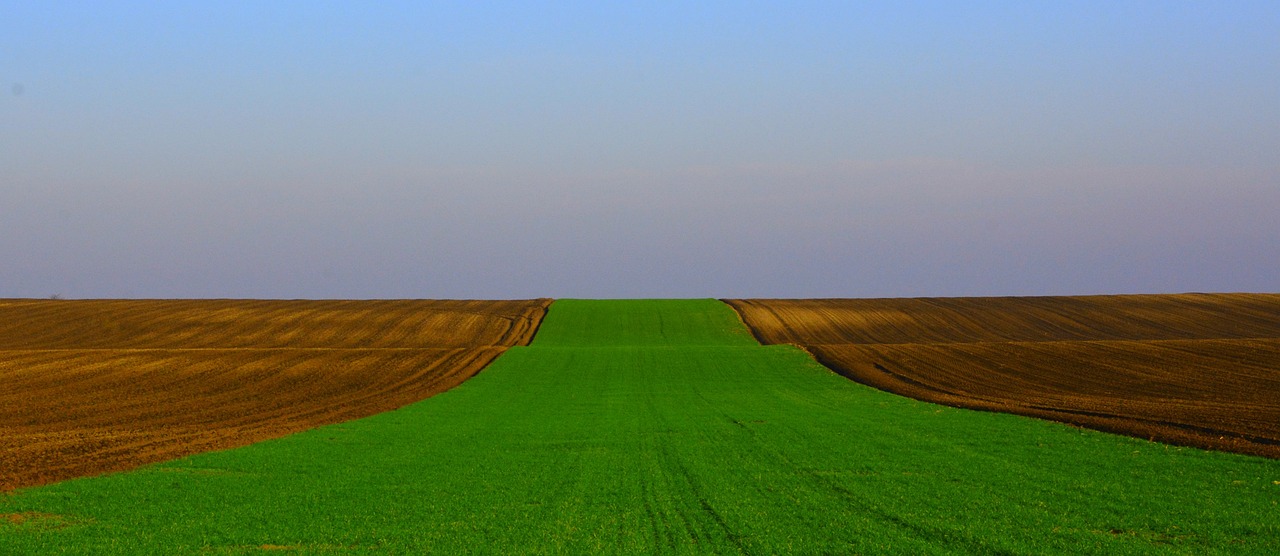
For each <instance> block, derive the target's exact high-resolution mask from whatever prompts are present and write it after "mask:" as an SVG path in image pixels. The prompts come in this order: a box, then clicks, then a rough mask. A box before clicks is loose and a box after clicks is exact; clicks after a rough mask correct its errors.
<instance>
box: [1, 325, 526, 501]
mask: <svg viewBox="0 0 1280 556" xmlns="http://www.w3.org/2000/svg"><path fill="white" fill-rule="evenodd" d="M549 303H550V301H549V300H531V301H233V300H208V301H151V300H146V301H96V300H95V301H55V300H39V301H31V300H12V301H7V300H0V384H4V385H5V388H3V389H2V390H0V491H6V490H11V489H14V488H19V487H26V486H34V485H40V484H45V483H49V482H54V481H59V480H64V479H69V478H73V477H79V476H85V475H93V474H98V473H103V472H109V471H120V470H125V469H131V468H134V467H137V466H140V465H144V464H147V463H153V462H157V461H162V460H167V459H173V458H176V457H181V456H184V455H188V454H193V453H197V452H202V451H208V450H220V449H226V448H232V447H237V446H243V445H246V444H250V443H253V442H257V441H261V440H265V439H269V438H275V437H279V436H283V435H286V434H290V433H293V432H298V431H302V430H306V429H310V428H314V427H317V426H320V425H326V424H331V423H337V422H341V421H345V420H349V419H355V418H359V417H365V416H368V415H372V414H375V413H379V412H382V411H388V410H391V409H395V408H397V407H401V406H404V405H406V404H409V403H413V402H416V401H419V400H422V399H424V398H426V397H429V396H431V395H433V394H436V393H439V392H443V391H444V390H447V389H449V388H451V387H453V386H456V385H457V384H460V383H461V382H462V381H464V380H466V379H467V378H469V377H471V376H472V375H474V374H475V373H476V372H478V371H479V370H480V369H482V368H483V367H484V366H485V365H487V364H488V363H489V362H490V361H492V360H493V359H494V358H495V357H497V356H498V355H499V354H501V353H502V351H503V350H504V349H506V348H507V347H509V346H512V345H525V344H528V342H529V341H530V340H531V339H532V337H533V333H534V331H535V330H536V327H537V325H538V323H539V322H540V321H541V318H542V316H543V315H544V314H545V311H546V307H547V306H548V305H549Z"/></svg>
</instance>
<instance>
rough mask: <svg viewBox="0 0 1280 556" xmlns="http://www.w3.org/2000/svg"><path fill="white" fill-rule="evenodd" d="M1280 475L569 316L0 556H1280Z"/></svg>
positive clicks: (158, 467) (678, 306)
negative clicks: (458, 369)
mask: <svg viewBox="0 0 1280 556" xmlns="http://www.w3.org/2000/svg"><path fill="white" fill-rule="evenodd" d="M1278 501H1280V461H1276V460H1269V459H1263V458H1257V457H1250V456H1240V455H1231V454H1223V453H1215V452H1206V451H1201V450H1196V449H1190V448H1175V447H1170V446H1166V445H1162V444H1155V443H1150V442H1146V441H1142V440H1137V439H1132V438H1127V437H1119V436H1113V435H1107V434H1102V433H1096V432H1091V431H1085V430H1079V429H1075V428H1071V427H1068V426H1065V425H1060V424H1055V423H1049V422H1043V421H1037V420H1032V419H1027V418H1023V417H1016V416H1009V415H1002V414H993V413H979V412H973V411H966V410H959V409H950V408H944V407H941V406H936V405H931V404H927V403H923V402H917V401H913V400H909V399H905V398H901V397H897V396H894V395H890V394H886V393H883V392H879V391H876V390H872V389H870V388H867V387H864V386H861V385H858V384H855V383H852V382H850V381H848V380H847V379H844V378H842V377H840V376H837V375H836V374H834V373H832V372H830V371H828V370H827V369H825V368H824V367H822V366H820V365H818V364H817V363H815V362H814V361H813V360H812V359H811V358H810V357H809V356H808V355H807V354H805V353H804V352H802V351H800V350H799V349H796V348H793V347H791V346H769V347H764V346H760V345H758V344H757V343H756V342H755V341H754V340H753V339H752V338H751V336H750V334H749V333H748V332H747V331H746V330H745V329H744V328H743V327H742V325H741V323H740V322H739V321H738V319H737V317H736V315H735V313H734V312H733V311H732V310H731V309H729V308H728V307H727V306H725V305H723V304H721V303H719V302H717V301H714V300H682V301H576V300H561V301H557V302H555V303H554V304H553V305H552V306H551V309H550V312H549V313H548V316H547V318H546V320H545V321H544V322H543V324H542V326H541V328H540V329H539V332H538V335H537V337H536V339H535V340H534V342H533V344H532V345H530V346H528V347H516V348H512V349H510V350H509V351H507V352H506V353H505V354H503V355H502V356H501V357H500V358H499V359H498V360H497V361H495V362H494V363H493V364H492V365H491V366H490V367H488V368H487V369H485V370H484V371H482V372H481V373H480V374H479V375H477V376H476V377H475V378H473V379H471V380H469V381H467V382H466V383H464V384H462V385H461V386H459V387H457V388H454V389H453V390H450V391H448V392H446V393H443V394H440V395H438V396H436V397H433V398H431V399H428V400H426V401H423V402H420V403H417V404H414V405H410V406H407V407H404V408H402V409H399V410H396V411H391V412H388V413H383V414H379V415H376V416H373V417H369V418H366V419H361V420H357V421H350V422H347V423H342V424H338V425H331V426H327V427H323V428H319V429H314V430H311V431H308V432H304V433H300V434H296V435H293V436H289V437H285V438H281V439H277V440H273V441H268V442H263V443H259V444H255V445H253V446H249V447H245V448H240V449H235V450H229V451H224V452H215V453H208V454H202V455H198V456H193V457H188V458H185V459H181V460H176V461H171V462H167V463H161V464H155V465H152V466H150V467H146V468H143V469H141V470H137V471H134V472H129V473H121V474H116V475H108V476H102V477H96V478H88V479H79V480H72V481H67V482H63V483H57V484H53V485H49V486H45V487H39V488H32V489H26V490H20V491H16V492H14V493H11V494H10V495H7V496H0V516H2V517H0V553H14V554H48V553H59V552H65V553H85V554H111V553H155V554H166V553H208V554H228V553H257V552H262V551H277V550H280V551H295V552H299V553H367V552H386V553H422V552H439V553H461V552H482V553H495V554H497V553H583V554H588V553H635V554H643V553H656V552H658V553H753V554H773V553H900V554H929V553H975V554H1043V553H1073V554H1075V553H1086V554H1088V553H1093V554H1148V553H1158V554H1163V553H1185V554H1212V553H1221V554H1277V553H1280V506H1277V502H1278Z"/></svg>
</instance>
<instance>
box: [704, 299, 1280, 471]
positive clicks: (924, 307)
mask: <svg viewBox="0 0 1280 556" xmlns="http://www.w3.org/2000/svg"><path fill="white" fill-rule="evenodd" d="M728 302H729V303H730V304H731V305H733V306H734V308H735V309H737V310H738V312H739V313H740V314H741V316H742V318H743V320H744V321H745V322H746V323H747V324H748V325H749V326H750V327H751V328H752V330H753V332H754V333H755V334H756V336H757V337H758V338H760V339H761V341H762V342H763V343H766V344H778V343H790V344H795V345H799V346H801V347H803V348H804V349H806V350H807V351H809V352H810V353H812V354H813V355H814V357H816V358H817V359H818V360H819V361H821V362H822V363H824V364H825V365H827V366H828V367H830V368H832V369H834V370H836V371H837V372H839V373H841V374H843V375H845V376H847V377H849V378H851V379H853V380H855V381H858V382H861V383H863V384H867V385H870V386H874V387H876V388H880V389H882V390H886V391H889V392H894V393H897V394H901V395H906V396H911V397H914V398H917V399H922V400H927V401H931V402H936V403H944V404H948V405H952V406H956V407H966V408H972V409H981V410H987V411H1004V412H1010V413H1016V414H1020V415H1027V416H1033V417H1039V418H1045V419H1053V420H1057V421H1063V422H1067V423H1072V424H1077V425H1083V426H1088V427H1091V428H1095V429H1099V430H1104V431H1109V432H1116V433H1121V434H1129V435H1133V436H1138V437H1141V438H1149V439H1157V440H1161V441H1164V442H1172V443H1177V444H1181V445H1189V446H1199V447H1203V448H1211V449H1218V450H1227V451H1233V452H1239V453H1247V454H1254V455H1262V456H1267V457H1273V458H1280V295H1274V294H1212V295H1210V294H1183V295H1132V296H1081V297H1023V298H921V299H832V300H729V301H728Z"/></svg>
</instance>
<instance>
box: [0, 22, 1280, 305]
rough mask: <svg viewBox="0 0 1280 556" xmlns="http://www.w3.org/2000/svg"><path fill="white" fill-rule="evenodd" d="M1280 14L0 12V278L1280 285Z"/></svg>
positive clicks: (409, 285)
mask: <svg viewBox="0 0 1280 556" xmlns="http://www.w3.org/2000/svg"><path fill="white" fill-rule="evenodd" d="M1276 29H1280V4H1277V3H1275V2H1272V1H1261V2H1232V1H1225V2H1179V1H1166V2H1155V1H1144V2H1126V1H1118V2H1111V1H1108V2H1073V1H1063V2H1021V1H1019V2H880V3H861V2H829V3H827V2H785V3H783V2H778V3H763V2H696V3H695V2H670V3H665V2H660V3H653V2H643V3H613V2H552V3H532V2H511V3H488V2H481V3H476V2H459V3H437V2H387V3H376V4H375V3H359V2H350V3H325V2H213V3H209V2H198V3H196V2H193V3H183V2H172V3H144V2H139V3H133V2H79V3H69V2H52V1H51V2H3V1H0V297H45V296H49V295H52V294H60V295H63V296H65V297H69V298H85V297H148V298H149V297H254V298H257V297H261V298H524V297H703V296H714V297H895V296H955V295H1042V294H1089V293H1156V292H1182V291H1270V292H1277V291H1280V34H1277V33H1276V32H1275V31H1276Z"/></svg>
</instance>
